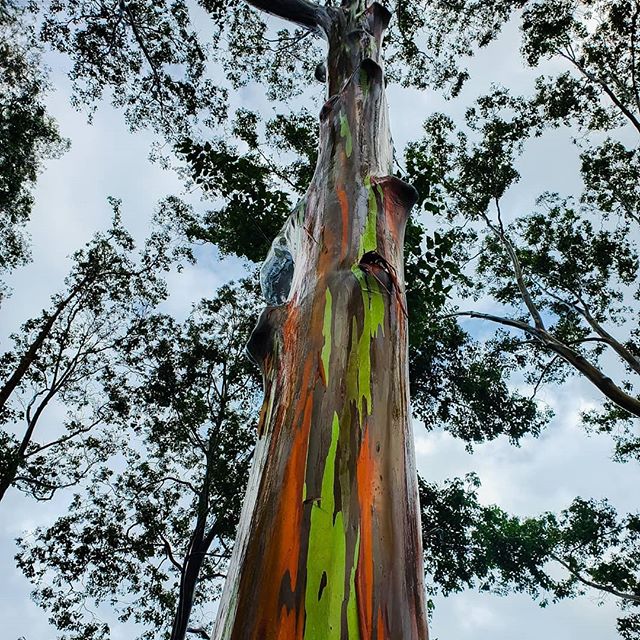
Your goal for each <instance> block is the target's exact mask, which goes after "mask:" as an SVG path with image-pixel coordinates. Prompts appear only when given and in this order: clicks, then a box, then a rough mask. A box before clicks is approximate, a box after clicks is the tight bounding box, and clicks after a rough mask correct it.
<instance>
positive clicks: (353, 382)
mask: <svg viewBox="0 0 640 640" xmlns="http://www.w3.org/2000/svg"><path fill="white" fill-rule="evenodd" d="M252 4H255V5H256V6H258V7H259V8H264V5H265V3H262V2H260V3H258V2H255V3H252ZM277 4H278V5H279V6H281V5H289V4H292V5H297V4H298V3H296V2H293V3H287V2H282V3H277ZM301 6H303V7H306V8H308V3H302V5H301ZM322 12H324V13H323V15H324V18H323V21H322V23H320V24H319V25H318V27H319V28H320V29H321V30H323V31H324V32H325V34H326V36H327V40H328V42H329V53H328V62H327V77H328V88H329V96H330V97H329V100H328V101H327V103H326V104H325V106H324V107H323V109H322V112H321V115H320V122H321V128H320V153H319V159H318V165H317V168H316V172H315V175H314V178H313V181H312V183H311V185H310V187H309V189H308V191H307V194H306V196H305V198H304V199H303V200H302V201H301V202H300V203H299V204H298V206H297V207H296V209H295V210H294V211H293V213H292V214H291V216H290V218H289V220H288V221H287V223H286V225H285V227H284V229H283V231H282V234H281V235H280V236H279V237H278V238H277V239H276V240H275V241H274V248H272V253H271V254H270V259H271V260H273V259H274V255H276V256H277V255H280V257H282V255H283V254H289V255H290V258H291V260H290V264H291V270H292V272H291V274H290V279H291V283H290V287H289V286H287V287H286V288H287V291H285V292H284V294H283V296H284V299H283V300H282V302H283V304H281V305H277V306H270V307H267V308H266V309H265V311H264V312H263V314H262V316H261V318H260V320H259V322H258V326H257V327H256V329H255V331H254V334H253V336H252V338H251V341H250V344H249V347H248V348H249V352H250V354H251V355H252V356H253V357H254V359H256V361H258V362H259V364H260V366H261V368H262V371H263V376H264V386H265V400H264V404H263V408H262V411H261V416H260V421H259V425H258V432H259V437H258V443H257V448H256V453H255V458H254V466H253V469H252V472H251V477H250V481H249V488H248V492H247V496H246V500H245V505H244V508H243V513H242V516H241V522H240V527H239V532H238V537H237V540H236V545H235V548H234V554H233V558H232V560H231V566H230V570H229V574H228V577H227V583H226V586H225V591H224V594H223V598H222V601H221V604H220V613H219V615H218V619H217V622H216V626H215V630H214V634H213V637H214V639H215V640H254V639H255V640H259V639H260V640H263V639H264V640H276V639H279V640H330V639H334V638H335V639H336V640H341V639H347V638H348V639H349V640H355V639H362V640H414V639H415V640H426V639H427V627H426V617H425V606H424V585H423V561H422V546H421V538H420V520H419V518H420V516H419V508H418V493H417V482H416V471H415V459H414V458H415V456H414V451H413V437H412V431H411V426H410V415H409V385H408V366H407V349H408V346H407V345H408V341H407V313H406V304H405V290H404V274H403V242H404V229H405V224H406V221H407V217H408V215H409V211H410V209H411V207H412V206H413V204H414V203H415V200H416V193H415V190H414V189H413V188H412V187H410V186H409V185H407V184H405V183H404V182H402V181H401V180H399V179H397V178H395V177H393V176H392V175H390V174H391V172H392V163H393V147H392V142H391V136H390V131H389V122H388V109H387V102H386V98H385V90H384V87H385V85H384V75H383V69H382V66H381V65H382V61H381V57H380V56H381V53H380V52H381V45H382V36H383V32H384V30H385V28H386V26H387V24H388V21H389V18H390V15H389V13H388V12H387V11H386V9H384V8H383V7H382V6H381V5H379V4H377V3H374V4H372V5H371V6H365V3H364V2H359V3H358V2H353V3H345V4H344V5H343V6H342V7H340V8H326V9H322ZM278 15H281V16H282V17H287V15H286V14H285V12H284V11H280V12H278ZM327 16H328V17H329V18H330V20H327V19H326V18H327ZM324 24H329V25H330V26H329V28H325V26H324ZM274 250H275V251H274ZM270 259H268V260H267V263H266V264H265V267H263V276H264V278H265V280H266V281H267V282H266V283H265V284H266V285H267V288H268V286H269V284H270V282H269V279H270V278H271V280H273V273H274V269H267V273H266V275H265V271H264V269H265V268H266V267H268V266H269V265H268V263H269V260H270ZM270 274H271V275H270ZM281 281H286V282H287V283H288V279H287V278H281ZM271 284H272V283H271Z"/></svg>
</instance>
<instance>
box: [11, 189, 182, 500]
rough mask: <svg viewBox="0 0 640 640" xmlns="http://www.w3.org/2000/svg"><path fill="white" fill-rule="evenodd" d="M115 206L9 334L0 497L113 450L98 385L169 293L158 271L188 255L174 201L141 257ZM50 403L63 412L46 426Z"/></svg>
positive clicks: (78, 472) (87, 465) (62, 480)
mask: <svg viewBox="0 0 640 640" xmlns="http://www.w3.org/2000/svg"><path fill="white" fill-rule="evenodd" d="M112 205H113V207H114V219H113V225H112V227H111V229H109V231H108V232H106V233H98V234H96V236H95V237H94V238H93V239H92V240H91V241H90V242H89V243H88V244H87V246H86V247H85V248H83V249H81V250H79V251H77V252H76V253H75V255H74V256H73V260H74V263H73V267H72V270H71V272H70V274H69V276H68V277H67V279H66V282H65V290H64V291H63V292H62V293H59V294H57V295H55V296H54V297H53V299H52V302H51V306H50V308H49V309H47V310H45V311H43V312H42V314H41V315H40V316H39V317H37V318H33V319H31V320H28V321H27V322H25V323H24V325H23V326H22V328H21V330H20V332H19V333H16V334H15V335H13V336H12V340H13V343H14V346H13V349H11V350H10V351H8V352H6V353H5V354H3V355H2V356H1V357H0V362H1V363H2V377H1V378H0V381H1V384H0V394H1V397H2V402H1V404H0V421H1V424H2V426H3V429H2V431H1V433H2V436H1V439H0V447H1V452H0V498H1V497H3V496H4V494H5V492H6V491H7V489H9V487H11V486H13V487H15V488H17V489H19V490H21V491H24V492H25V493H28V494H30V495H32V496H33V497H35V498H37V499H39V500H48V499H50V498H51V497H52V496H53V494H54V493H55V491H56V490H57V489H58V488H60V487H64V486H69V485H72V484H75V483H77V482H78V481H79V480H80V479H81V478H82V477H84V475H85V474H86V473H87V472H88V471H89V470H90V469H91V468H92V467H93V466H95V464H97V463H98V462H101V461H102V460H103V459H104V458H105V457H108V456H109V455H111V454H113V453H115V451H116V450H117V444H118V442H119V438H118V434H117V432H115V431H114V430H113V429H112V428H110V425H111V426H112V420H113V409H112V407H110V406H109V405H108V404H105V403H104V402H102V401H101V399H100V397H99V395H96V385H97V384H99V383H100V381H101V380H103V379H104V376H105V375H107V372H108V371H109V368H110V367H112V366H115V364H114V360H113V358H116V359H117V352H118V350H119V349H121V348H123V347H124V345H127V344H129V343H130V341H131V340H133V339H134V337H135V336H136V335H137V332H138V331H139V324H140V323H141V322H142V320H143V319H144V317H145V315H146V314H148V313H149V310H150V309H152V308H153V307H154V306H155V305H157V304H158V303H159V302H160V301H161V300H163V299H164V297H165V296H166V286H165V282H164V279H163V275H164V272H166V271H168V270H169V269H170V268H171V267H172V266H173V265H174V264H176V263H179V261H180V260H182V259H185V258H186V259H191V254H190V251H189V248H188V247H187V246H186V245H185V243H184V242H183V241H182V240H180V238H179V234H176V227H178V229H179V223H178V221H179V220H180V219H181V218H182V217H184V214H185V211H184V205H183V204H182V203H181V202H180V201H178V200H175V199H169V200H167V201H165V202H164V203H162V204H161V206H160V208H159V210H158V214H157V216H156V230H155V231H154V232H153V233H152V234H151V235H150V237H149V239H148V240H147V243H146V245H145V247H144V248H143V249H142V251H140V253H139V255H137V256H136V253H135V251H134V244H133V240H132V238H131V236H130V235H129V234H128V233H127V231H126V230H125V229H124V227H123V226H122V223H121V219H120V203H119V202H118V201H115V200H113V201H112ZM56 403H62V405H63V406H64V407H65V408H66V410H67V417H66V419H65V420H64V421H63V424H62V425H59V426H53V425H49V426H48V428H46V429H45V426H44V425H43V424H42V422H43V418H44V416H45V415H46V412H47V410H49V409H50V408H51V407H52V406H55V405H56Z"/></svg>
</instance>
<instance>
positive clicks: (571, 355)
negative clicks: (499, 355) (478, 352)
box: [445, 311, 640, 418]
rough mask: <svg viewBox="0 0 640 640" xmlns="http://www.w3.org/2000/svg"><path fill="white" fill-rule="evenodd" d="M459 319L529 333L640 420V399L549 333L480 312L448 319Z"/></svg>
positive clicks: (453, 315) (454, 315)
mask: <svg viewBox="0 0 640 640" xmlns="http://www.w3.org/2000/svg"><path fill="white" fill-rule="evenodd" d="M456 316H467V317H469V318H480V319H481V320H489V321H490V322H496V323H498V324H502V325H505V326H507V327H513V328H514V329H519V330H520V331H524V332H525V333H528V334H529V335H531V336H533V337H534V338H537V340H538V341H539V342H540V343H541V344H542V345H544V346H545V347H547V348H548V349H550V350H551V351H553V352H554V353H556V354H558V355H559V356H560V357H561V358H562V359H563V360H565V361H566V362H568V363H569V364H570V365H571V366H572V367H573V368H574V369H577V370H578V371H579V372H580V373H581V374H582V375H583V376H585V378H587V380H589V382H591V383H592V384H593V385H594V386H595V387H597V388H598V389H600V391H601V392H602V393H603V394H604V395H605V396H606V397H607V398H609V400H611V401H612V402H614V403H615V404H617V405H618V406H619V407H621V408H622V409H624V410H625V411H628V412H629V413H631V414H632V415H634V416H636V417H639V418H640V400H638V398H634V397H633V396H631V395H629V394H628V393H627V392H626V391H624V390H623V389H621V388H620V387H619V386H618V385H616V384H615V382H614V381H613V380H612V379H611V378H610V377H609V376H607V375H605V374H604V373H602V371H600V369H598V367H596V366H595V365H593V364H592V363H591V362H589V361H588V360H587V359H586V358H585V357H584V356H583V355H582V354H580V353H578V352H577V351H575V350H574V349H572V348H571V347H570V346H568V345H567V344H565V343H564V342H561V341H560V340H558V339H557V338H556V337H554V336H553V335H551V334H550V333H549V332H548V331H546V330H544V329H539V328H537V327H532V326H531V325H529V324H527V323H526V322H522V321H520V320H514V319H512V318H502V317H500V316H494V315H491V314H489V313H478V312H477V311H459V312H457V313H452V314H449V315H447V316H445V317H446V318H452V317H456Z"/></svg>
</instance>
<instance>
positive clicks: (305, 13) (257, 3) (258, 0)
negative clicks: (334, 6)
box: [245, 0, 331, 34]
mask: <svg viewBox="0 0 640 640" xmlns="http://www.w3.org/2000/svg"><path fill="white" fill-rule="evenodd" d="M245 1H246V2H247V4H250V5H251V6H252V7H255V8H256V9H260V11H265V12H266V13H270V14H272V15H274V16H277V17H278V18H282V19H283V20H289V21H290V22H295V23H296V24H299V25H300V26H302V27H307V29H320V30H322V32H323V33H325V34H327V33H328V32H329V29H330V27H331V18H330V16H329V13H328V12H327V10H326V9H325V8H324V7H320V6H318V5H317V4H315V3H312V2H307V0H245Z"/></svg>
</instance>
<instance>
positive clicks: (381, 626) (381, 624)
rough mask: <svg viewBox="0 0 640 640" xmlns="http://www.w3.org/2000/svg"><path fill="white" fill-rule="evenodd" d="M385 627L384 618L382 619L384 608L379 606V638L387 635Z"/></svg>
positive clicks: (382, 639)
mask: <svg viewBox="0 0 640 640" xmlns="http://www.w3.org/2000/svg"><path fill="white" fill-rule="evenodd" d="M384 631H385V629H384V620H383V619H382V609H381V608H380V607H378V640H384V639H385V637H386V634H385V632H384Z"/></svg>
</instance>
